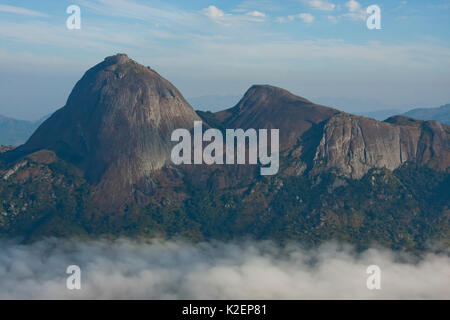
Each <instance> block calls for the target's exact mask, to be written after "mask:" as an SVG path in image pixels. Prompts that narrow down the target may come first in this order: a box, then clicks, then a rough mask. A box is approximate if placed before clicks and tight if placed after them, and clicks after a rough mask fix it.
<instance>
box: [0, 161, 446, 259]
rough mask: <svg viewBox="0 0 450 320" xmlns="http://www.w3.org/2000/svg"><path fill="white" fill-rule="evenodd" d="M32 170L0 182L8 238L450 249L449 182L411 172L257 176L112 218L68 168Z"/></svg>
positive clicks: (420, 170)
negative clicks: (436, 244)
mask: <svg viewBox="0 0 450 320" xmlns="http://www.w3.org/2000/svg"><path fill="white" fill-rule="evenodd" d="M26 169H27V170H25V171H24V172H26V173H27V174H24V175H23V176H22V177H19V176H16V177H14V179H8V180H6V181H5V180H3V179H1V180H0V204H1V206H0V234H2V235H3V236H7V237H14V236H22V237H24V238H25V240H29V241H31V240H34V239H37V238H39V237H42V236H56V237H66V236H79V237H97V236H106V237H118V236H122V235H124V236H129V237H137V236H139V237H154V236H159V237H184V238H188V239H192V240H203V239H221V240H228V239H231V238H234V239H235V238H239V237H253V238H256V239H274V240H277V241H288V240H298V241H301V242H302V243H304V244H305V245H310V246H313V245H317V244H320V243H321V242H323V241H327V240H340V241H343V242H349V243H353V244H355V245H356V246H358V247H359V248H365V247H368V246H372V245H383V246H386V247H390V248H393V249H399V250H409V251H421V250H423V249H425V248H426V246H427V245H428V244H429V243H431V242H433V241H441V242H444V244H447V245H448V244H450V243H449V239H450V227H449V209H448V208H449V204H450V203H449V202H450V199H449V197H448V191H449V190H450V175H449V174H448V173H443V172H437V171H434V170H432V169H430V168H426V167H417V166H416V165H414V164H408V165H404V166H403V167H401V168H399V169H397V170H395V171H394V172H391V171H389V170H385V169H373V170H371V171H370V172H369V173H368V174H367V175H366V176H365V177H363V178H362V179H361V180H351V179H346V178H342V177H338V176H335V175H334V174H332V173H324V174H321V175H316V176H314V177H307V176H300V177H289V178H279V177H271V178H266V177H260V178H258V179H257V180H256V181H255V182H254V183H253V184H252V185H251V186H250V187H248V186H247V187H246V188H245V190H244V191H239V192H237V191H236V190H238V189H239V190H241V189H242V188H236V189H233V190H229V191H226V192H225V191H223V192H216V191H211V190H207V189H204V188H200V187H198V186H195V185H193V184H191V183H189V181H186V183H185V185H184V186H183V187H182V189H183V190H180V191H183V192H185V193H187V194H188V195H189V197H188V198H187V199H185V200H183V201H182V202H179V203H171V202H170V201H164V200H163V201H161V202H157V203H151V204H148V205H146V206H143V207H140V206H138V205H137V204H136V203H133V202H130V203H127V204H126V205H125V206H124V207H123V209H122V210H121V211H120V212H113V213H106V212H102V211H101V210H99V208H96V207H95V205H93V202H92V194H91V193H92V191H91V186H90V185H89V184H88V183H86V181H84V180H83V179H82V178H80V177H79V176H78V175H77V173H76V170H75V169H74V168H73V167H71V166H70V165H67V164H66V163H65V162H63V161H61V160H57V161H54V162H52V163H50V164H49V165H44V164H42V163H39V162H34V161H31V160H30V162H29V163H28V164H27V168H26ZM37 172H39V175H37ZM33 175H35V176H33ZM36 179H39V183H37V180H36ZM18 181H20V184H18Z"/></svg>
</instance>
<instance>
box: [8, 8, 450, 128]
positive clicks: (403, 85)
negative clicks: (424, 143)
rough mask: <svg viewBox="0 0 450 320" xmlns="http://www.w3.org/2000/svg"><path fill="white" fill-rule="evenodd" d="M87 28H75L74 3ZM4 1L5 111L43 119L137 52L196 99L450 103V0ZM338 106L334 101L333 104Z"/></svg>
mask: <svg viewBox="0 0 450 320" xmlns="http://www.w3.org/2000/svg"><path fill="white" fill-rule="evenodd" d="M72 4H75V5H78V6H79V7H80V9H81V29H80V30H69V29H68V28H67V27H66V20H67V18H68V17H69V14H67V13H66V9H67V7H68V6H69V5H72ZM371 4H374V2H373V1H365V0H360V1H355V0H350V1H348V0H314V1H311V0H285V1H283V2H280V1H273V0H263V1H253V0H232V1H212V2H211V1H203V0H200V1H195V2H189V3H186V2H184V1H181V0H172V1H168V2H167V1H166V2H162V1H151V2H148V1H147V2H146V1H140V0H133V1H132V0H113V1H105V0H73V1H66V0H64V1H58V3H55V2H53V1H49V0H44V1H39V2H35V1H29V0H28V1H26V0H15V1H11V0H4V1H1V3H0V39H1V42H2V46H1V48H0V70H1V72H2V78H1V79H0V97H1V101H0V114H3V115H5V116H10V117H14V118H18V119H26V120H36V119H39V118H40V117H42V116H43V115H45V114H48V113H50V112H52V111H54V110H56V109H58V108H60V107H62V106H63V105H64V104H65V102H66V99H67V97H68V95H69V93H70V91H71V90H72V88H73V86H74V85H75V83H76V81H78V80H79V79H80V78H81V76H82V75H83V74H84V72H85V71H86V70H87V69H89V68H91V67H92V66H94V65H95V64H97V63H99V62H101V61H102V60H103V59H104V58H105V57H106V56H110V55H113V54H115V53H118V52H124V53H127V54H128V55H129V56H130V57H131V58H133V59H135V60H136V61H138V62H139V63H142V64H144V65H149V66H151V67H152V68H153V69H155V70H156V71H158V72H159V73H160V74H161V75H162V76H164V77H165V78H167V79H168V80H169V81H171V82H172V83H173V84H174V85H175V86H176V87H177V88H178V89H180V91H181V93H182V94H183V95H184V96H185V97H187V98H192V97H202V96H208V95H222V96H223V95H225V96H227V95H228V96H242V94H243V93H244V92H245V91H246V90H247V89H248V88H249V87H250V86H251V85H253V84H259V83H264V84H271V85H275V86H278V87H282V88H285V89H287V90H289V91H291V92H293V93H294V94H297V95H300V96H303V97H305V98H308V99H311V100H313V101H314V102H317V103H324V102H327V101H329V102H330V103H331V104H332V106H333V105H338V104H341V101H347V103H346V105H342V108H343V109H344V111H348V112H356V111H360V112H367V111H376V110H381V109H405V110H406V109H411V108H415V107H426V106H429V107H437V106H440V105H443V104H446V103H449V102H450V92H449V90H448V88H449V87H450V77H449V76H448V75H449V74H450V39H449V37H448V30H450V21H449V19H448V14H449V10H450V1H449V0H435V1H428V2H426V3H423V2H422V1H386V0H381V1H377V2H376V4H377V5H379V6H380V8H381V17H382V20H381V21H382V28H381V30H369V29H368V28H367V26H366V16H367V14H366V13H365V10H366V8H367V7H368V6H369V5H371ZM330 103H328V104H330Z"/></svg>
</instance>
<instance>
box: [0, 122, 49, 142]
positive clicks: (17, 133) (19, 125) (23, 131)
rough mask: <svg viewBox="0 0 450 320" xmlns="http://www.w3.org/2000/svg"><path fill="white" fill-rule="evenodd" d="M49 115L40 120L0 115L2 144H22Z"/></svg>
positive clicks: (0, 140) (0, 139) (0, 138)
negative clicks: (18, 118)
mask: <svg viewBox="0 0 450 320" xmlns="http://www.w3.org/2000/svg"><path fill="white" fill-rule="evenodd" d="M46 118H47V117H44V118H43V119H40V120H38V121H26V120H17V119H13V118H10V117H5V116H2V115H0V145H14V146H17V145H21V144H23V143H25V141H27V140H28V138H29V137H30V136H31V135H32V134H33V132H34V131H35V130H36V129H37V128H38V127H39V126H40V125H41V124H42V122H43V121H44V120H45V119H46Z"/></svg>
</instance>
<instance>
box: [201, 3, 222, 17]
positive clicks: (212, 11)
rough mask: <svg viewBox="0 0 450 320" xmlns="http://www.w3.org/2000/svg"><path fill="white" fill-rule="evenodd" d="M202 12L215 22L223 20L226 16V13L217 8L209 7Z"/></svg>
mask: <svg viewBox="0 0 450 320" xmlns="http://www.w3.org/2000/svg"><path fill="white" fill-rule="evenodd" d="M202 12H203V14H204V15H205V16H207V17H209V18H211V19H213V20H215V19H218V18H223V17H224V16H225V13H224V12H223V11H222V10H220V9H218V8H217V7H215V6H209V7H208V8H205V9H203V10H202Z"/></svg>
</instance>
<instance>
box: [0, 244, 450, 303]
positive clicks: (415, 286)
mask: <svg viewBox="0 0 450 320" xmlns="http://www.w3.org/2000/svg"><path fill="white" fill-rule="evenodd" d="M73 264H75V265H78V266H80V268H81V287H82V290H73V291H70V290H67V289H66V277H67V276H68V275H67V274H65V271H66V268H67V266H69V265H73ZM373 264H376V265H378V266H379V267H380V268H381V285H382V290H368V289H367V286H366V281H367V277H368V275H367V273H366V270H367V267H368V266H369V265H373ZM0 283H1V284H2V285H1V286H0V299H52V298H53V299H450V258H449V256H448V254H447V253H442V254H433V253H428V254H425V255H424V256H423V257H422V258H415V257H411V256H408V255H406V254H404V253H396V252H393V251H390V250H386V249H370V250H367V251H364V252H360V253H356V252H355V251H354V250H353V249H352V248H351V247H348V246H339V245H336V244H326V245H323V246H321V247H319V248H315V249H309V250H305V249H302V247H301V245H299V244H297V243H290V244H288V245H285V246H278V245H275V244H273V243H271V242H267V241H262V242H241V243H221V242H212V243H200V244H190V243H187V242H181V241H180V242H174V241H157V240H154V241H132V240H125V239H121V240H117V241H114V242H110V241H89V242H76V241H68V240H57V239H52V240H45V241H40V242H37V243H33V244H29V245H19V244H15V243H11V242H5V241H3V242H0Z"/></svg>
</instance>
